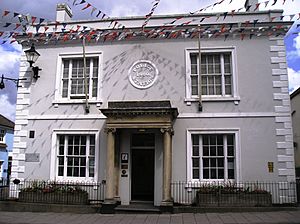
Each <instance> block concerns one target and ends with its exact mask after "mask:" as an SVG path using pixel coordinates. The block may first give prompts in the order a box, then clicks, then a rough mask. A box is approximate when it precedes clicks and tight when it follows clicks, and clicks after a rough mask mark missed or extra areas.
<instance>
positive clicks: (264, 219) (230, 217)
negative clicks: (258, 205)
mask: <svg viewBox="0 0 300 224" xmlns="http://www.w3.org/2000/svg"><path fill="white" fill-rule="evenodd" d="M251 223H252V224H291V223H298V224H300V210H299V211H277V212H242V213H233V212H230V213H195V214H194V213H180V214H116V215H103V214H71V213H36V212H35V213H33V212H1V211H0V224H251Z"/></svg>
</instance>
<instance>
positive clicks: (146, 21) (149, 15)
mask: <svg viewBox="0 0 300 224" xmlns="http://www.w3.org/2000/svg"><path fill="white" fill-rule="evenodd" d="M159 2H160V0H155V1H154V4H153V6H152V8H151V10H150V12H149V13H148V14H147V15H146V16H145V17H146V19H145V21H144V23H143V25H142V29H144V27H145V26H146V25H147V24H148V22H149V20H150V18H151V16H152V15H153V13H154V11H155V9H156V8H157V6H158V4H159Z"/></svg>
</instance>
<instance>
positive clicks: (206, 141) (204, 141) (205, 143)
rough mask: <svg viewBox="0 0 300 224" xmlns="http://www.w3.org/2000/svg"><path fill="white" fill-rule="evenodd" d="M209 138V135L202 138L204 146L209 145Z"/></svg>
mask: <svg viewBox="0 0 300 224" xmlns="http://www.w3.org/2000/svg"><path fill="white" fill-rule="evenodd" d="M208 138H209V135H203V136H202V141H203V145H209V142H208Z"/></svg>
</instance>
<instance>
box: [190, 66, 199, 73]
mask: <svg viewBox="0 0 300 224" xmlns="http://www.w3.org/2000/svg"><path fill="white" fill-rule="evenodd" d="M197 69H198V68H197V65H191V73H192V74H198V70H197Z"/></svg>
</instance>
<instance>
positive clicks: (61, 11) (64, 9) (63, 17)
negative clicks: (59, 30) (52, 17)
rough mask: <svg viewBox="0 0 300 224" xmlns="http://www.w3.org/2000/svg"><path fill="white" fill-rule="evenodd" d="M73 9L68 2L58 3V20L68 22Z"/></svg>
mask: <svg viewBox="0 0 300 224" xmlns="http://www.w3.org/2000/svg"><path fill="white" fill-rule="evenodd" d="M72 16H73V14H72V10H71V8H70V7H69V6H68V4H66V3H59V4H57V5H56V21H58V22H67V21H70V20H71V18H72Z"/></svg>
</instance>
